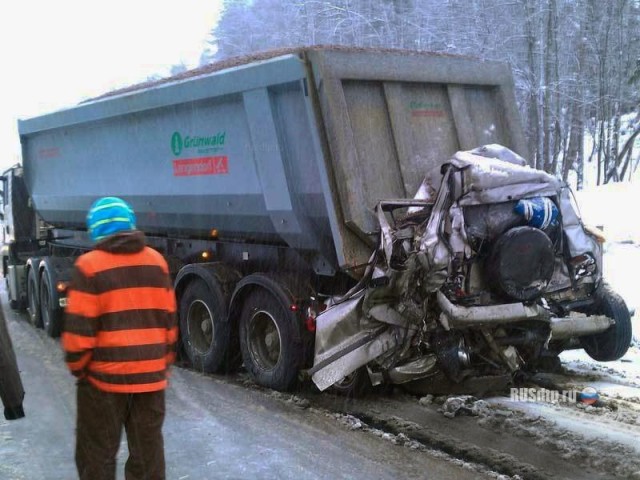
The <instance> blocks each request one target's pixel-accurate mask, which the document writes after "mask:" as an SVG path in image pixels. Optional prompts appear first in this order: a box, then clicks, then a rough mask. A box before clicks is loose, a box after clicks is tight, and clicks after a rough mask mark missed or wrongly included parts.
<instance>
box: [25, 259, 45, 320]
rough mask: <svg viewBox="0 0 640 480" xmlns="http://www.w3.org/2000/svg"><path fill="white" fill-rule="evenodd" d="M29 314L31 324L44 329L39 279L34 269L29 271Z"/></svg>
mask: <svg viewBox="0 0 640 480" xmlns="http://www.w3.org/2000/svg"><path fill="white" fill-rule="evenodd" d="M27 305H28V306H27V313H28V315H29V322H30V323H31V325H33V326H34V327H37V328H42V316H41V315H40V298H39V296H38V277H37V274H36V271H35V269H34V268H30V269H29V274H28V275H27Z"/></svg>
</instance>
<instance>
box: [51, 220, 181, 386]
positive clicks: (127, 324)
mask: <svg viewBox="0 0 640 480" xmlns="http://www.w3.org/2000/svg"><path fill="white" fill-rule="evenodd" d="M177 336H178V329H177V323H176V301H175V295H174V292H173V288H172V285H171V278H170V276H169V271H168V267H167V263H166V261H165V260H164V258H163V257H162V255H160V254H159V253H158V252H156V251H155V250H153V249H152V248H149V247H145V246H144V236H143V234H142V233H141V232H133V233H126V234H119V235H115V236H113V237H110V238H108V239H106V240H104V241H103V242H101V243H99V244H98V245H97V247H96V250H93V251H91V252H89V253H85V254H84V255H82V256H80V257H79V258H78V259H77V261H76V264H75V268H74V274H73V278H72V281H71V285H70V288H69V293H68V298H67V308H66V311H65V319H64V326H63V332H62V347H63V348H64V350H65V361H66V362H67V365H68V367H69V369H70V370H71V372H72V373H73V374H74V375H75V376H77V377H79V378H86V379H87V380H88V381H89V382H90V383H91V384H93V385H94V386H95V387H96V388H98V389H100V390H104V391H107V392H117V393H143V392H152V391H157V390H162V389H164V388H166V386H167V376H168V368H169V366H170V365H171V364H172V363H173V360H174V357H175V344H176V340H177Z"/></svg>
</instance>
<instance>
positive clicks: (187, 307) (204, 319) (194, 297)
mask: <svg viewBox="0 0 640 480" xmlns="http://www.w3.org/2000/svg"><path fill="white" fill-rule="evenodd" d="M215 290H216V289H215V288H214V289H213V290H212V289H210V288H209V287H208V286H207V284H206V283H205V281H204V280H202V279H197V280H193V281H192V282H191V283H189V284H188V285H187V287H186V289H185V291H184V293H183V295H182V297H181V298H180V336H181V339H182V347H183V349H184V353H185V354H186V355H187V358H188V359H189V362H190V363H191V366H192V367H193V368H194V369H196V370H199V371H201V372H208V373H215V372H219V371H220V370H221V369H222V367H223V365H224V364H225V360H226V358H225V357H226V353H227V349H228V346H229V339H230V330H231V327H230V324H229V322H228V321H227V319H225V318H222V316H223V315H222V312H223V311H224V309H225V308H224V307H225V305H224V301H225V300H224V296H223V295H222V293H221V292H220V291H215Z"/></svg>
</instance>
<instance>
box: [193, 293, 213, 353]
mask: <svg viewBox="0 0 640 480" xmlns="http://www.w3.org/2000/svg"><path fill="white" fill-rule="evenodd" d="M187 333H188V335H189V343H190V344H191V345H192V346H193V348H194V349H195V350H196V351H197V352H198V353H200V354H204V353H207V351H208V350H210V349H211V345H212V343H213V334H214V329H213V314H212V313H211V310H210V309H209V307H208V305H207V304H206V303H204V302H203V301H202V300H194V301H193V302H191V305H189V313H188V314H187Z"/></svg>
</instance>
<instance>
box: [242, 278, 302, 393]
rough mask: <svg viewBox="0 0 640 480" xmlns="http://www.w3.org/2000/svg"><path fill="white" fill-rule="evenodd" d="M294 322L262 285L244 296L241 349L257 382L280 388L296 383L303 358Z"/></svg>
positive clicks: (244, 359)
mask: <svg viewBox="0 0 640 480" xmlns="http://www.w3.org/2000/svg"><path fill="white" fill-rule="evenodd" d="M295 321H296V319H295V317H294V316H293V314H292V312H291V311H290V310H289V309H288V308H286V307H285V306H284V305H283V304H282V302H281V301H279V300H278V299H277V298H276V297H275V296H274V295H273V294H271V293H270V292H269V291H267V290H266V289H264V288H258V289H256V290H254V291H252V292H251V293H249V295H248V296H247V298H245V300H244V302H243V306H242V310H241V313H240V323H239V335H240V350H241V352H242V359H243V361H244V366H245V368H246V369H247V371H248V372H249V374H250V375H251V377H252V378H253V380H254V381H255V382H256V383H257V384H258V385H262V386H264V387H267V388H272V389H274V390H279V391H287V390H290V389H291V388H292V387H293V386H294V385H295V383H296V381H297V379H298V373H299V371H300V367H301V365H302V358H303V352H302V341H301V340H300V335H299V334H298V332H296V328H297V326H296V324H295Z"/></svg>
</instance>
